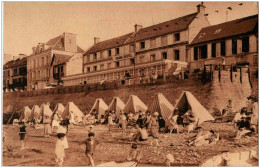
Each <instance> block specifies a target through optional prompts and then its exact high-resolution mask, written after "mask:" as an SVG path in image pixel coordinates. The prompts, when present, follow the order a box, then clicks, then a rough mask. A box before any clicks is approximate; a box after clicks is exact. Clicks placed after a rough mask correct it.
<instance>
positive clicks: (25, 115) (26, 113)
mask: <svg viewBox="0 0 260 167" xmlns="http://www.w3.org/2000/svg"><path fill="white" fill-rule="evenodd" d="M19 120H20V121H22V120H25V122H27V121H31V120H32V110H31V109H30V108H29V107H28V106H25V107H24V109H23V112H22V114H21V116H20V119H19Z"/></svg>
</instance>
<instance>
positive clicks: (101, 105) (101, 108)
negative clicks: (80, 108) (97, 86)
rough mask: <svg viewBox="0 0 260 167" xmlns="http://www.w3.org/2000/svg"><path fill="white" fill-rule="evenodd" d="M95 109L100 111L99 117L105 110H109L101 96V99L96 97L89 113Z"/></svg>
mask: <svg viewBox="0 0 260 167" xmlns="http://www.w3.org/2000/svg"><path fill="white" fill-rule="evenodd" d="M94 109H95V110H96V112H97V113H98V119H100V118H101V115H105V111H106V110H108V106H107V104H106V103H105V102H104V101H103V100H102V99H101V98H99V99H96V101H95V103H94V105H93V107H92V109H91V110H90V112H89V114H91V113H92V112H93V111H94Z"/></svg>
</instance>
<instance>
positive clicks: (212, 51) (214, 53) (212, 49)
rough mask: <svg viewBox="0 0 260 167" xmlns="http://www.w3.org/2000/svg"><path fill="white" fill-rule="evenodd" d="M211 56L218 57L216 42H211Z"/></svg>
mask: <svg viewBox="0 0 260 167" xmlns="http://www.w3.org/2000/svg"><path fill="white" fill-rule="evenodd" d="M211 57H216V43H212V44H211Z"/></svg>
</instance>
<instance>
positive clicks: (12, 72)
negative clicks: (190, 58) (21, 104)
mask: <svg viewBox="0 0 260 167" xmlns="http://www.w3.org/2000/svg"><path fill="white" fill-rule="evenodd" d="M26 66H27V57H26V55H24V54H19V57H18V58H17V59H16V57H15V56H14V59H13V60H11V61H8V62H7V63H5V64H4V66H3V90H4V91H5V92H9V91H18V90H26V87H27V67H26Z"/></svg>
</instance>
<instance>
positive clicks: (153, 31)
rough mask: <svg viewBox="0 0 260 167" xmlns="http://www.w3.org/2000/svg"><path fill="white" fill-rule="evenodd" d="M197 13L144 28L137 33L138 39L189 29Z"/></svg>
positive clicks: (131, 40) (130, 40) (131, 39)
mask: <svg viewBox="0 0 260 167" xmlns="http://www.w3.org/2000/svg"><path fill="white" fill-rule="evenodd" d="M196 15H197V13H192V14H189V15H186V16H182V17H179V18H176V19H173V20H169V21H166V22H163V23H160V24H156V25H152V26H150V27H145V28H142V29H140V30H139V31H138V32H137V34H136V41H140V40H143V39H147V38H152V37H157V36H160V35H164V34H168V33H172V32H178V31H181V30H184V29H187V28H188V26H189V25H190V23H191V22H192V21H193V20H194V19H195V17H196ZM134 40H135V38H134V37H132V38H130V39H129V40H127V41H126V43H133V42H134Z"/></svg>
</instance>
